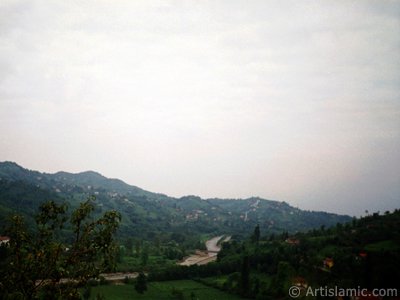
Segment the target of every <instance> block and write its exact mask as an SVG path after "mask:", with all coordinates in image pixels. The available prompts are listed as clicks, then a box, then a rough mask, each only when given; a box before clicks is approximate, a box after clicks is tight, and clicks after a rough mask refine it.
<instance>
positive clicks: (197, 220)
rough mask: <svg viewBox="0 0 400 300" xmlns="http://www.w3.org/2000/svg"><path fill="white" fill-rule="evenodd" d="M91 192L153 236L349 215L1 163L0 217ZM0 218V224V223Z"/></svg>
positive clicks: (338, 219)
mask: <svg viewBox="0 0 400 300" xmlns="http://www.w3.org/2000/svg"><path fill="white" fill-rule="evenodd" d="M88 195H95V196H96V198H97V202H98V206H99V208H98V209H99V210H106V209H117V210H118V211H120V212H121V213H122V216H123V223H122V226H121V234H122V235H131V234H139V235H152V234H153V233H154V232H158V233H159V232H162V231H163V230H167V231H170V232H174V231H175V230H177V231H180V230H185V231H188V232H190V231H191V230H192V231H194V232H205V233H227V232H228V233H231V234H245V233H248V232H249V230H252V229H253V228H254V226H255V225H257V224H260V226H261V228H262V229H263V230H264V231H270V232H282V231H291V232H294V231H303V230H307V229H311V228H316V227H320V226H322V225H323V226H332V225H336V223H343V222H348V221H350V220H351V218H350V217H349V216H343V215H337V214H331V213H326V212H312V211H304V210H300V209H298V208H294V207H292V206H290V205H289V204H287V203H285V202H279V201H272V200H265V199H262V198H258V197H252V198H248V199H218V198H215V199H201V198H200V197H197V196H185V197H181V198H174V197H169V196H166V195H163V194H158V193H152V192H149V191H145V190H143V189H141V188H139V187H136V186H132V185H129V184H127V183H125V182H123V181H122V180H119V179H109V178H107V177H105V176H103V175H101V174H99V173H97V172H94V171H85V172H81V173H76V174H73V173H68V172H63V171H60V172H57V173H54V174H48V173H41V172H38V171H32V170H28V169H25V168H23V167H21V166H19V165H18V164H16V163H14V162H0V217H2V219H5V217H6V215H8V214H10V213H13V212H14V213H15V212H18V213H21V214H23V215H26V216H27V217H28V218H32V215H33V211H34V209H35V207H36V208H37V206H38V205H39V204H40V203H41V202H43V201H45V200H49V199H53V200H57V201H60V202H67V203H69V205H71V206H76V205H77V204H78V203H79V202H80V201H83V200H84V199H85V198H86V197H87V196H88ZM1 225H2V224H1V222H0V226H1Z"/></svg>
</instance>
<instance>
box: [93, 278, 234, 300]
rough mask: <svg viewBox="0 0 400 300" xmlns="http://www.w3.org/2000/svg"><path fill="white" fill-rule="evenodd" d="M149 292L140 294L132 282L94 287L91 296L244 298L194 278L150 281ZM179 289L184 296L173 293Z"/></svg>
mask: <svg viewBox="0 0 400 300" xmlns="http://www.w3.org/2000/svg"><path fill="white" fill-rule="evenodd" d="M147 288H148V290H147V292H145V293H144V294H143V295H141V294H138V293H137V292H136V291H135V288H134V286H133V285H132V284H125V285H102V286H97V287H93V288H92V291H91V298H90V299H95V298H96V295H97V294H102V296H104V297H105V299H107V300H125V299H149V300H150V299H161V300H162V299H189V300H191V299H196V300H197V299H198V300H203V299H205V300H214V299H216V300H224V299H226V300H230V299H242V298H240V297H238V296H235V295H232V294H228V293H225V292H222V291H220V290H217V289H214V288H212V287H208V286H206V285H203V284H201V283H198V282H196V281H193V280H174V281H161V282H160V281H159V282H150V283H148V284H147ZM174 288H175V289H176V290H179V291H181V292H182V294H183V298H179V296H177V295H175V296H174V295H173V294H172V290H173V289H174Z"/></svg>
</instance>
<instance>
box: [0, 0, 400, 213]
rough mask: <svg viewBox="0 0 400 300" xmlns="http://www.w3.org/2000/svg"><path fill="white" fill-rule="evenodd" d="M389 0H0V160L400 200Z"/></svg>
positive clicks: (391, 203) (359, 208) (342, 206)
mask: <svg viewBox="0 0 400 300" xmlns="http://www.w3.org/2000/svg"><path fill="white" fill-rule="evenodd" d="M399 153H400V1H382V0H377V1H361V0H360V1H351V0H346V1H338V0H332V1H299V0H296V1H281V0H279V1H267V0H262V1H247V0H242V1H232V0H227V1H187V0H185V1H149V0H143V1H115V0H113V1H111V0H110V1H61V0H60V1H50V0H48V1H8V0H1V1H0V160H1V161H4V160H11V161H15V162H17V163H18V164H21V165H22V166H24V167H27V168H29V169H35V170H39V171H42V172H43V171H44V172H56V171H59V170H64V171H70V172H80V171H84V170H96V171H98V172H100V173H102V174H103V175H105V176H107V177H117V178H121V179H123V180H124V181H126V182H127V183H130V184H133V185H137V186H139V187H142V188H144V189H147V190H150V191H153V192H161V193H165V194H168V195H171V196H179V197H180V196H183V195H188V194H194V195H199V196H201V197H223V198H239V197H250V196H260V197H263V198H267V199H276V200H281V201H287V202H288V203H290V204H292V205H295V206H298V207H299V208H303V209H312V210H327V211H331V212H339V213H348V214H351V215H358V214H361V213H363V212H364V210H365V209H368V210H370V211H377V210H380V211H381V212H383V211H385V210H389V209H394V208H399V207H400V205H399V204H400V154H399Z"/></svg>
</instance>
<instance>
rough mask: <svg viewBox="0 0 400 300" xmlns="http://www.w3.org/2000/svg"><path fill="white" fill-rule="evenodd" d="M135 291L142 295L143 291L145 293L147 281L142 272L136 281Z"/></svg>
mask: <svg viewBox="0 0 400 300" xmlns="http://www.w3.org/2000/svg"><path fill="white" fill-rule="evenodd" d="M135 290H136V292H138V293H139V294H143V293H144V292H145V291H147V279H146V275H144V273H143V272H140V273H139V275H138V277H137V279H136V282H135Z"/></svg>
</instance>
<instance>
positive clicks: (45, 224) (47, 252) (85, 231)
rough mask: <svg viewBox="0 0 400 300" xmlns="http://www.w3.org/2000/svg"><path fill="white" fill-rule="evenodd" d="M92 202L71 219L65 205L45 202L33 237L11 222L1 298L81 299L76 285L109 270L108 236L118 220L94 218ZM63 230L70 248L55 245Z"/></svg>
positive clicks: (111, 215)
mask: <svg viewBox="0 0 400 300" xmlns="http://www.w3.org/2000/svg"><path fill="white" fill-rule="evenodd" d="M94 200H95V199H94V197H90V198H88V200H87V201H85V202H84V203H81V204H80V206H79V207H78V208H77V209H76V210H75V211H73V212H72V214H71V216H70V217H68V215H67V207H66V205H65V204H61V205H59V204H56V203H55V202H53V201H50V202H46V203H44V204H43V205H41V206H40V208H39V213H38V215H37V216H36V230H33V232H32V230H28V228H27V227H26V225H25V224H24V221H23V218H22V217H21V216H18V215H16V216H13V217H12V219H11V226H10V227H9V228H8V233H7V234H8V235H9V237H10V243H9V245H8V246H7V255H5V257H3V258H2V261H1V262H0V264H1V270H0V275H1V276H0V278H1V282H0V287H1V289H0V298H4V299H37V298H39V296H41V297H46V295H52V296H51V298H52V299H80V296H79V293H78V292H77V288H78V286H82V285H85V284H86V283H87V281H88V280H89V279H90V278H97V277H98V276H99V274H100V273H101V272H106V271H109V270H111V269H113V267H114V264H115V262H114V255H115V252H116V251H115V250H116V245H115V243H114V240H113V234H114V233H115V231H116V230H117V228H118V226H119V222H120V220H121V216H120V214H119V213H118V212H116V211H107V212H105V213H104V214H103V215H102V216H101V217H100V218H98V219H93V218H92V217H91V214H92V212H93V210H94V208H95V206H94ZM68 221H69V222H68ZM63 229H65V230H64V231H63ZM65 231H70V232H71V231H72V233H73V234H72V235H73V237H72V239H71V243H68V244H67V243H63V242H62V241H60V238H59V236H60V234H61V233H62V232H65Z"/></svg>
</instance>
